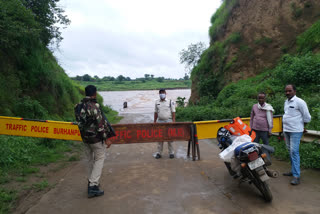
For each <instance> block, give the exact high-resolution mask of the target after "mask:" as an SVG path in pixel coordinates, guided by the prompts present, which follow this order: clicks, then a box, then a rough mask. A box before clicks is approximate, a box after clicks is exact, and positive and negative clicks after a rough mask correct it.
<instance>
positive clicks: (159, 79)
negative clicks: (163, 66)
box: [156, 77, 164, 82]
mask: <svg viewBox="0 0 320 214" xmlns="http://www.w3.org/2000/svg"><path fill="white" fill-rule="evenodd" d="M156 80H157V81H158V82H163V81H164V77H158V78H156Z"/></svg>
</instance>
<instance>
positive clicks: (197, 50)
mask: <svg viewBox="0 0 320 214" xmlns="http://www.w3.org/2000/svg"><path fill="white" fill-rule="evenodd" d="M205 49H206V45H205V44H204V43H203V42H198V43H196V44H190V45H189V46H188V49H187V50H185V49H182V51H181V52H180V53H179V55H180V63H181V64H185V69H186V70H187V71H188V72H189V73H190V72H191V71H192V69H193V68H194V66H196V65H197V63H198V61H199V60H200V57H201V54H202V53H203V51H204V50H205Z"/></svg>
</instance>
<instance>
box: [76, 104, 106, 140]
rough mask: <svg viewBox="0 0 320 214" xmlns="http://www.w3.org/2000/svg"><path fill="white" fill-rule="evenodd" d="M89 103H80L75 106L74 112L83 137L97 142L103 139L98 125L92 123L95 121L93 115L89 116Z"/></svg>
mask: <svg viewBox="0 0 320 214" xmlns="http://www.w3.org/2000/svg"><path fill="white" fill-rule="evenodd" d="M87 112H88V109H87V104H86V103H84V102H81V103H78V104H77V105H76V106H75V108H74V114H75V118H76V121H77V123H78V127H79V130H80V133H81V137H82V139H83V140H85V141H86V142H88V143H96V142H99V141H101V139H100V137H99V133H98V131H97V128H96V127H92V126H91V125H92V124H93V123H94V122H95V120H94V119H93V118H92V117H89V116H88V113H87Z"/></svg>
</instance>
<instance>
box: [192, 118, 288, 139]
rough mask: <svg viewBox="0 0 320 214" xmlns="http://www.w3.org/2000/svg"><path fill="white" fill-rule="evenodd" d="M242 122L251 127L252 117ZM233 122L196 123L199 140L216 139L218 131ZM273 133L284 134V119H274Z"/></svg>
mask: <svg viewBox="0 0 320 214" xmlns="http://www.w3.org/2000/svg"><path fill="white" fill-rule="evenodd" d="M241 120H242V121H243V122H244V123H246V124H247V125H250V117H246V118H241ZM230 121H231V120H211V121H199V122H194V124H196V126H197V135H198V139H208V138H216V137H217V131H218V129H219V128H220V127H224V126H225V125H228V124H229V123H230ZM272 132H275V133H276V132H282V117H281V116H275V117H274V118H273V129H272Z"/></svg>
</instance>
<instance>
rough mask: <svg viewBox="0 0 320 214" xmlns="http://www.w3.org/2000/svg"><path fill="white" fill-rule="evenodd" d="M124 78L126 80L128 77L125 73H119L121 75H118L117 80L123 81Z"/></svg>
mask: <svg viewBox="0 0 320 214" xmlns="http://www.w3.org/2000/svg"><path fill="white" fill-rule="evenodd" d="M124 80H126V78H125V77H124V76H123V75H119V76H118V77H117V81H119V82H122V81H124Z"/></svg>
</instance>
